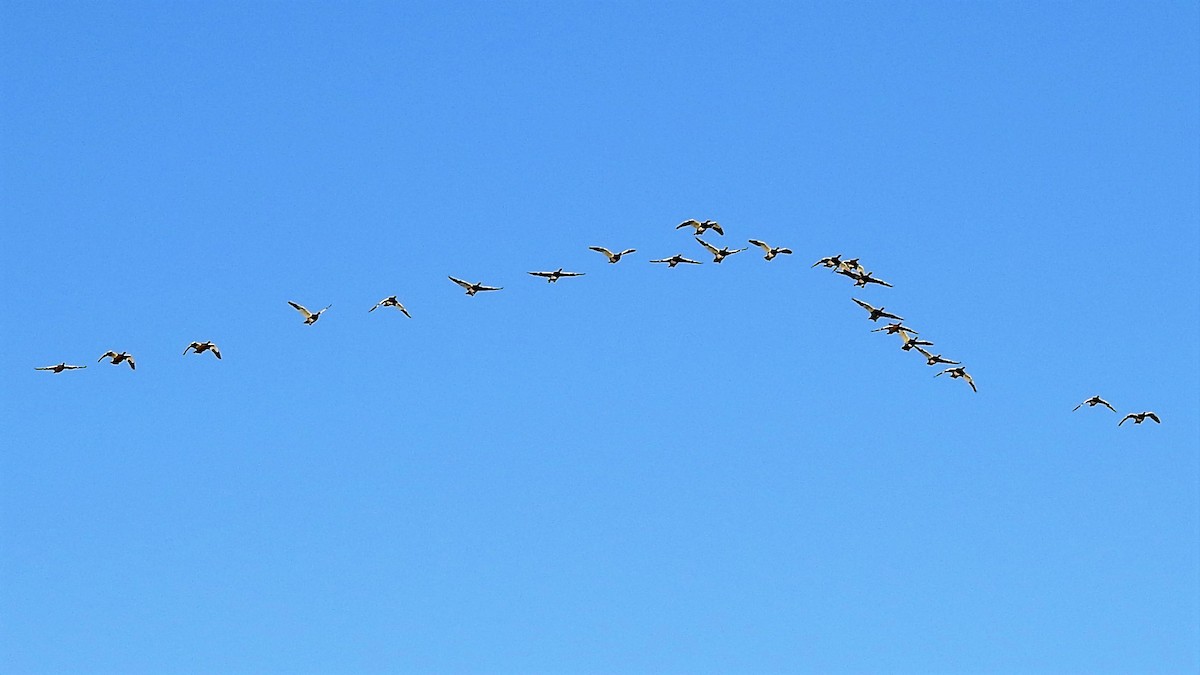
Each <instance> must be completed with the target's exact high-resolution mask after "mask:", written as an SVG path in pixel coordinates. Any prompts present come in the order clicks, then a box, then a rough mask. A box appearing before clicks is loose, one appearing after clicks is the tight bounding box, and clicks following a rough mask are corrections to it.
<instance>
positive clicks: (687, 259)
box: [679, 256, 701, 265]
mask: <svg viewBox="0 0 1200 675" xmlns="http://www.w3.org/2000/svg"><path fill="white" fill-rule="evenodd" d="M679 262H681V263H687V264H689V265H699V264H701V262H700V261H699V260H692V259H690V258H685V257H683V256H679Z"/></svg>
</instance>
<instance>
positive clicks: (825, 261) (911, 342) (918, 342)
mask: <svg viewBox="0 0 1200 675" xmlns="http://www.w3.org/2000/svg"><path fill="white" fill-rule="evenodd" d="M689 227H690V228H692V234H693V236H694V237H695V240H696V242H697V243H699V244H700V245H701V246H702V247H704V249H705V250H706V251H708V252H709V253H710V254H712V256H713V262H714V263H717V264H720V263H721V262H722V261H723V260H725V258H728V257H729V256H731V255H735V254H738V253H741V252H743V251H746V250H748V249H747V248H737V249H731V248H729V247H727V246H725V247H722V248H717V247H716V246H713V245H712V244H710V243H708V242H707V241H704V240H703V239H701V238H700V237H701V235H703V234H704V233H705V232H707V231H709V230H712V231H713V232H715V233H717V234H718V235H721V236H724V235H725V230H724V229H722V228H721V225H720V224H719V223H717V222H716V221H714V220H704V221H699V220H694V219H692V220H685V221H683V222H682V223H680V224H679V225H677V226H676V227H675V229H676V230H681V229H684V228H689ZM747 241H748V243H749V244H752V245H754V246H757V247H759V248H761V249H762V250H763V259H764V260H767V261H771V260H774V259H775V258H776V257H777V256H780V255H791V254H792V250H791V249H789V248H786V247H783V246H771V245H770V244H768V243H766V242H764V241H762V240H759V239H749V240H747ZM588 248H589V249H590V250H593V251H596V252H597V253H600V254H602V255H604V257H606V258H607V259H608V262H609V264H616V263H618V262H620V261H621V259H622V258H623V257H624V256H626V255H629V254H630V253H636V252H637V249H633V248H627V249H625V250H623V251H618V252H614V251H611V250H609V249H607V248H604V247H603V246H589V247H588ZM650 262H651V263H657V264H666V266H667V267H676V266H678V265H684V264H686V265H700V264H703V263H701V261H699V260H692V259H690V258H687V257H685V256H684V255H683V254H682V253H677V254H675V255H673V256H671V257H669V258H660V259H658V260H651V261H650ZM812 267H826V268H829V269H832V270H833V271H834V272H836V273H837V274H840V275H842V276H845V277H849V278H850V279H852V280H853V281H854V286H855V287H858V288H866V287H867V286H868V285H870V284H876V285H879V286H884V287H887V288H892V285H891V284H890V283H888V282H886V281H884V280H883V279H880V278H878V277H876V276H875V274H874V273H873V272H870V271H868V270H867V269H866V268H865V267H863V266H862V264H861V263H860V262H859V259H858V258H851V259H849V260H843V259H842V256H841V254H838V255H835V256H828V257H825V258H821V259H820V260H818V261H816V262H815V263H813V264H812ZM529 274H530V275H532V276H535V277H539V278H542V279H545V280H546V281H547V282H548V283H556V282H557V281H558V280H559V279H563V278H567V277H581V276H584V274H585V273H584V272H567V271H564V270H563V268H561V267H560V268H558V269H556V270H552V271H535V272H529ZM449 279H450V281H453V282H454V283H456V284H458V285H459V286H460V287H462V288H463V290H465V291H466V294H467V295H475V294H476V293H483V292H488V291H500V290H504V287H503V286H488V285H485V284H483V283H482V282H474V283H473V282H470V281H465V280H463V279H459V278H457V277H449ZM851 299H852V300H853V301H854V302H855V303H856V304H858V306H859V307H862V308H863V309H864V310H866V312H867V319H869V320H870V321H873V322H878V321H879V320H880V319H891V320H892V322H891V323H888V324H886V325H884V326H882V327H880V328H875V329H873V330H872V331H871V332H872V333H878V332H885V333H886V334H888V335H898V336H900V340H901V345H900V349H902V350H903V351H906V352H907V351H913V350H916V351H917V352H918V353H919V354H921V356H923V357H925V362H926V364H927V365H929V366H938V365H948V366H951V367H950V368H946V369H945V370H942V371H941V372H938V373H937V374H935V375H934V377H941V376H942V375H949V376H950V379H962V380H964V381H965V382H966V383H967V384H968V385H970V387H971V390H972V391H975V392H978V391H979V389H978V388H977V387H976V386H975V379H974V378H973V377H971V375H970V373H968V372H967V370H966V367H965V366H963V365H962V364H961V363H960V362H958V361H952V360H950V359H947V358H945V357H944V356H942V355H941V354H934V353H932V352H930V351H928V350H926V349H925V347H932V346H933V342H931V341H929V340H926V339H923V338H921V337H920V333H918V332H917V331H916V330H913V329H912V328H910V327H908V326H905V325H904V323H903V322H904V318H903V317H901V316H898V315H896V314H893V313H891V312H888V311H887V309H886V308H885V307H882V306H881V307H874V306H872V305H871V304H869V303H867V302H864V301H862V300H859V299H858V298H851ZM288 304H289V305H291V306H292V308H293V309H295V310H296V311H297V312H299V313H300V314H301V316H303V317H304V324H305V325H306V326H311V325H313V324H314V323H316V322H317V321H318V320H319V319H320V318H321V315H322V314H324V313H325V312H326V311H327V310H328V309H329V308H330V307H332V306H333V305H326V306H325V307H323V308H321V309H319V310H317V311H316V312H313V311H310V310H309V309H308V308H307V307H305V306H304V305H301V304H299V303H296V302H292V301H291V300H289V301H288ZM380 307H390V308H395V309H396V310H397V311H399V312H400V313H402V314H404V316H406V317H408V318H410V319H411V318H412V314H410V313H409V311H408V309H407V308H405V306H404V304H403V303H401V302H400V301H399V300H398V299H397V297H396V296H395V295H390V296H388V297H386V298H384V299H382V300H380V301H379V302H377V303H375V306H374V307H372V308H371V309H369V310H367V311H368V312H374V311H375V310H377V309H379V308H380ZM189 352H190V353H195V354H203V353H204V352H212V355H213V356H215V357H216V358H217V359H220V358H221V350H220V349H219V348H218V347H217V345H216V344H214V343H212V342H210V341H205V342H192V343H190V344H188V346H187V347H186V348H185V349H184V350H183V354H184V355H187V354H188V353H189ZM104 359H109V362H110V363H111V364H112V365H114V366H119V365H121V364H122V363H125V364H127V365H128V366H129V368H130V370H136V369H137V363H136V361H134V358H133V355H131V354H130V353H129V352H124V351H122V352H116V351H113V350H109V351H107V352H105V353H104V354H102V355H101V356H100V358H99V359H98V360H97V363H99V362H100V361H103V360H104ZM83 368H87V366H76V365H69V364H67V363H66V362H65V361H64V362H62V363H59V364H57V365H53V366H42V367H39V368H35V369H34V370H45V371H49V372H52V373H62V372H65V371H68V370H80V369H83ZM1084 405H1086V406H1088V407H1089V408H1094V407H1096V406H1097V405H1103V406H1104V407H1106V408H1108V409H1109V410H1112V411H1113V412H1114V413H1115V412H1117V411H1116V408H1113V407H1112V405H1110V404H1109V403H1108V401H1105V400H1104V399H1102V398H1100V397H1099V396H1093V397H1091V398H1089V399H1087V400H1086V401H1084V402H1082V403H1080V404H1079V405H1077V406H1075V408H1074V410H1079V408H1081V407H1083V406H1084ZM1147 419H1151V420H1154V421H1155V422H1156V423H1158V424H1161V423H1162V421H1161V420H1159V418H1158V415H1156V414H1155V413H1153V412H1150V411H1146V412H1140V413H1130V414H1128V415H1126V416H1125V417H1123V418H1121V421H1120V422H1118V423H1117V426H1121V425H1122V424H1124V423H1125V422H1126V421H1127V420H1133V423H1134V424H1141V423H1142V422H1144V421H1146V420H1147Z"/></svg>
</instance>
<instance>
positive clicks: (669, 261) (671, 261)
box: [650, 253, 700, 267]
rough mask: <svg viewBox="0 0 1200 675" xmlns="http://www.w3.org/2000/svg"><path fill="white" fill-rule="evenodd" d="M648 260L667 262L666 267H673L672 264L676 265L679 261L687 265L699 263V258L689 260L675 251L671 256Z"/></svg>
mask: <svg viewBox="0 0 1200 675" xmlns="http://www.w3.org/2000/svg"><path fill="white" fill-rule="evenodd" d="M650 262H652V263H667V267H674V266H676V265H678V264H679V263H687V264H689V265H699V264H700V261H699V260H689V259H687V258H685V257H683V254H682V253H676V254H675V255H673V256H671V257H670V258H663V259H662V260H651V261H650Z"/></svg>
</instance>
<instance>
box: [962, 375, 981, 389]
mask: <svg viewBox="0 0 1200 675" xmlns="http://www.w3.org/2000/svg"><path fill="white" fill-rule="evenodd" d="M962 376H963V379H964V380H966V381H967V384H969V385H971V391H973V392H975V393H977V394H978V393H979V388H978V387H976V386H975V378H973V377H971V374H970V373H968V372H967V371H965V370H964V371H963V374H962Z"/></svg>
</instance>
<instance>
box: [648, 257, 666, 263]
mask: <svg viewBox="0 0 1200 675" xmlns="http://www.w3.org/2000/svg"><path fill="white" fill-rule="evenodd" d="M650 262H652V263H669V262H671V259H670V258H663V259H661V260H651V261H650Z"/></svg>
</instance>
